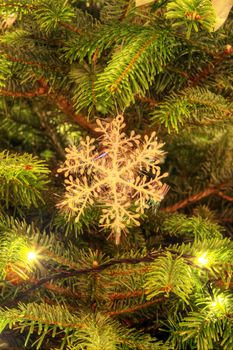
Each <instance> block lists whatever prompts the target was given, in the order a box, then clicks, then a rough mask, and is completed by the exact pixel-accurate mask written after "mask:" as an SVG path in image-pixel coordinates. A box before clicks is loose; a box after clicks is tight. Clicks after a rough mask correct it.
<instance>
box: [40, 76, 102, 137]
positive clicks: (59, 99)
mask: <svg viewBox="0 0 233 350" xmlns="http://www.w3.org/2000/svg"><path fill="white" fill-rule="evenodd" d="M38 83H39V85H40V86H41V87H42V88H43V89H45V91H47V97H48V99H49V100H50V101H52V102H53V104H56V105H57V107H58V108H59V109H60V110H61V111H62V112H63V113H64V114H65V115H67V116H68V117H71V118H72V120H73V121H74V122H76V123H78V124H79V125H80V126H81V127H82V128H83V129H84V130H87V131H89V132H90V133H91V134H92V135H94V136H96V135H98V133H97V132H96V131H95V129H96V127H97V125H96V124H94V123H90V122H88V121H87V119H86V118H85V117H84V116H83V115H82V114H81V113H79V114H76V113H75V111H74V107H73V104H72V103H71V102H70V101H69V100H68V98H67V97H66V96H64V95H60V94H58V93H56V92H52V91H50V88H49V86H48V84H47V83H46V82H45V80H44V79H43V78H41V79H40V80H39V81H38Z"/></svg>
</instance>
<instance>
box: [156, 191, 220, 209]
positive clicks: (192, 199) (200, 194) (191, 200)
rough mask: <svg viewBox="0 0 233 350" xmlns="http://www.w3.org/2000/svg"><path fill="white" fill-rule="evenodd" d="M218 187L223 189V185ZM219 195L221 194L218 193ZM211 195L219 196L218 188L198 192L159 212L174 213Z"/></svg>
mask: <svg viewBox="0 0 233 350" xmlns="http://www.w3.org/2000/svg"><path fill="white" fill-rule="evenodd" d="M220 187H224V185H220ZM220 193H221V192H220ZM213 194H217V195H219V188H215V187H210V188H207V189H205V190H204V191H201V192H198V193H196V194H194V195H192V196H190V197H188V198H186V199H184V200H182V201H180V202H178V203H175V204H173V205H171V206H169V207H165V208H161V209H160V210H161V211H163V212H166V213H174V212H176V211H177V210H179V209H182V208H185V207H187V206H188V205H190V204H193V203H196V202H198V201H200V200H201V199H203V198H206V197H209V196H211V195H213Z"/></svg>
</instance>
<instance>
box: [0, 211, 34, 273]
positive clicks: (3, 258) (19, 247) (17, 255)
mask: <svg viewBox="0 0 233 350" xmlns="http://www.w3.org/2000/svg"><path fill="white" fill-rule="evenodd" d="M5 221H6V219H5V218H4V217H1V218H0V249H1V255H0V278H1V279H5V278H6V276H7V273H9V272H14V273H16V275H19V276H20V277H21V278H23V279H27V278H28V273H29V272H30V271H31V270H32V266H31V265H30V261H28V259H27V255H28V253H29V251H30V245H29V242H27V240H26V239H25V237H24V236H21V235H19V234H18V232H17V230H14V229H13V227H12V225H11V223H12V220H10V219H8V220H7V221H8V224H6V223H5Z"/></svg>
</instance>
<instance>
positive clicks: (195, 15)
mask: <svg viewBox="0 0 233 350" xmlns="http://www.w3.org/2000/svg"><path fill="white" fill-rule="evenodd" d="M166 16H167V18H171V19H174V23H173V25H174V26H180V25H185V26H186V27H187V38H189V37H190V35H191V32H192V30H193V29H194V30H195V31H196V32H197V31H198V30H199V26H202V27H203V28H205V29H207V30H208V31H212V30H213V28H214V25H215V20H216V17H215V12H214V9H213V6H212V4H211V1H209V0H175V1H170V2H169V3H168V5H167V14H166Z"/></svg>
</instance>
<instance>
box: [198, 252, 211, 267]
mask: <svg viewBox="0 0 233 350" xmlns="http://www.w3.org/2000/svg"><path fill="white" fill-rule="evenodd" d="M197 261H198V264H199V265H203V266H204V265H207V264H208V262H209V259H208V257H207V256H206V253H204V254H202V255H201V256H199V257H198V258H197Z"/></svg>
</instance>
